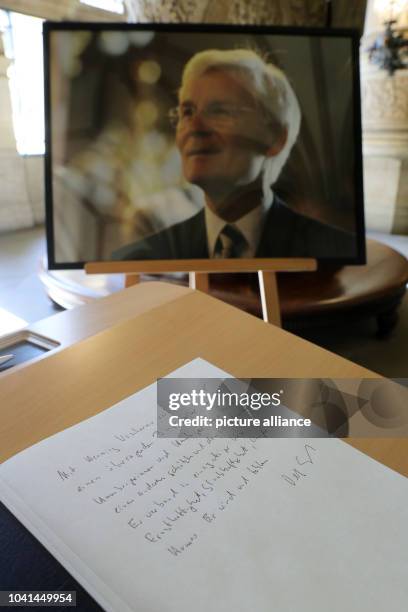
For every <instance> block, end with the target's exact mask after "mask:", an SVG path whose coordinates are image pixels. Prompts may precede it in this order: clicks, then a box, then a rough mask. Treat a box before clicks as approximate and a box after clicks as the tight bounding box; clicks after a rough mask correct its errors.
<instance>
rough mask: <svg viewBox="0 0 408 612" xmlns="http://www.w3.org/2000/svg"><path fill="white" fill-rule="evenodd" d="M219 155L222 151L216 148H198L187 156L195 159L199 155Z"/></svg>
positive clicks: (188, 152)
mask: <svg viewBox="0 0 408 612" xmlns="http://www.w3.org/2000/svg"><path fill="white" fill-rule="evenodd" d="M217 153H220V149H218V148H215V147H197V148H194V149H191V150H190V151H187V153H186V156H187V157H193V156H197V155H217Z"/></svg>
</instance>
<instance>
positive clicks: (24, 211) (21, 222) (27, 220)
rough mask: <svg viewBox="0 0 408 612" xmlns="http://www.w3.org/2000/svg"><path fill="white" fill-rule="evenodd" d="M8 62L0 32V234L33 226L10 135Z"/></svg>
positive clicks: (20, 168)
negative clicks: (0, 232)
mask: <svg viewBox="0 0 408 612" xmlns="http://www.w3.org/2000/svg"><path fill="white" fill-rule="evenodd" d="M9 63H10V62H9V60H8V59H7V58H6V57H5V55H4V48H3V39H2V33H1V31H0V108H1V113H0V185H1V194H0V231H4V230H12V229H17V228H20V227H30V226H32V225H33V221H34V219H33V213H32V210H31V206H30V202H29V198H28V193H27V186H26V179H25V173H24V163H23V159H22V158H21V157H20V156H19V155H18V153H17V149H16V141H15V138H14V132H13V122H12V113H11V101H10V89H9V81H8V77H7V69H8V66H9Z"/></svg>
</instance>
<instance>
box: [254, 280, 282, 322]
mask: <svg viewBox="0 0 408 612" xmlns="http://www.w3.org/2000/svg"><path fill="white" fill-rule="evenodd" d="M258 278H259V291H260V294H261V304H262V315H263V320H264V321H266V322H267V323H272V324H273V325H277V326H278V327H282V320H281V313H280V304H279V293H278V283H277V280H276V273H275V272H263V271H259V272H258Z"/></svg>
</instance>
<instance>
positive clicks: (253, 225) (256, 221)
mask: <svg viewBox="0 0 408 612" xmlns="http://www.w3.org/2000/svg"><path fill="white" fill-rule="evenodd" d="M272 203H273V197H272V198H270V199H269V201H268V203H266V204H265V203H262V204H260V205H259V206H257V207H256V208H253V209H252V210H251V211H250V212H249V213H247V214H246V215H244V216H243V217H241V218H240V219H237V220H236V221H234V222H233V223H228V222H227V221H225V219H221V217H219V216H218V215H216V214H215V212H213V211H212V210H211V209H210V208H209V207H208V206H205V208H204V213H205V226H206V231H207V245H208V253H209V254H210V257H214V256H215V245H216V242H217V239H218V237H219V235H220V232H221V231H222V230H223V229H224V227H225V226H226V225H232V226H233V227H235V228H237V229H238V230H239V231H240V232H241V234H242V235H243V236H244V238H245V240H246V243H247V244H246V247H245V249H244V250H243V251H242V253H241V255H240V257H254V256H255V253H256V250H257V248H258V245H259V241H260V239H261V234H262V230H263V226H264V221H265V217H266V214H267V212H268V210H269V208H270V207H271V205H272Z"/></svg>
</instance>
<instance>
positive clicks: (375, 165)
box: [361, 0, 408, 234]
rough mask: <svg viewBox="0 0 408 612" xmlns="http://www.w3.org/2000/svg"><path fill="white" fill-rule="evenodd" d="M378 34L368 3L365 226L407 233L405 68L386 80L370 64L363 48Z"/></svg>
mask: <svg viewBox="0 0 408 612" xmlns="http://www.w3.org/2000/svg"><path fill="white" fill-rule="evenodd" d="M404 19H405V22H406V21H407V19H408V15H407V14H406V15H404V16H403V17H402V19H401V18H400V20H399V24H401V25H402V24H404ZM382 30H383V25H382V23H381V18H380V17H379V16H378V15H376V13H375V11H374V6H373V0H370V2H369V4H368V10H367V18H366V26H365V31H364V37H363V39H362V44H361V94H362V120H363V154H364V190H365V210H366V226H367V228H368V229H373V230H378V231H383V232H388V233H396V234H408V70H397V71H396V72H395V73H394V75H393V76H389V75H388V73H387V72H386V71H385V70H381V69H380V68H378V67H376V66H373V65H371V64H369V62H368V58H367V51H366V50H367V47H368V46H370V44H372V42H373V40H374V39H375V37H376V36H378V34H379V33H380V32H381V31H382Z"/></svg>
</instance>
